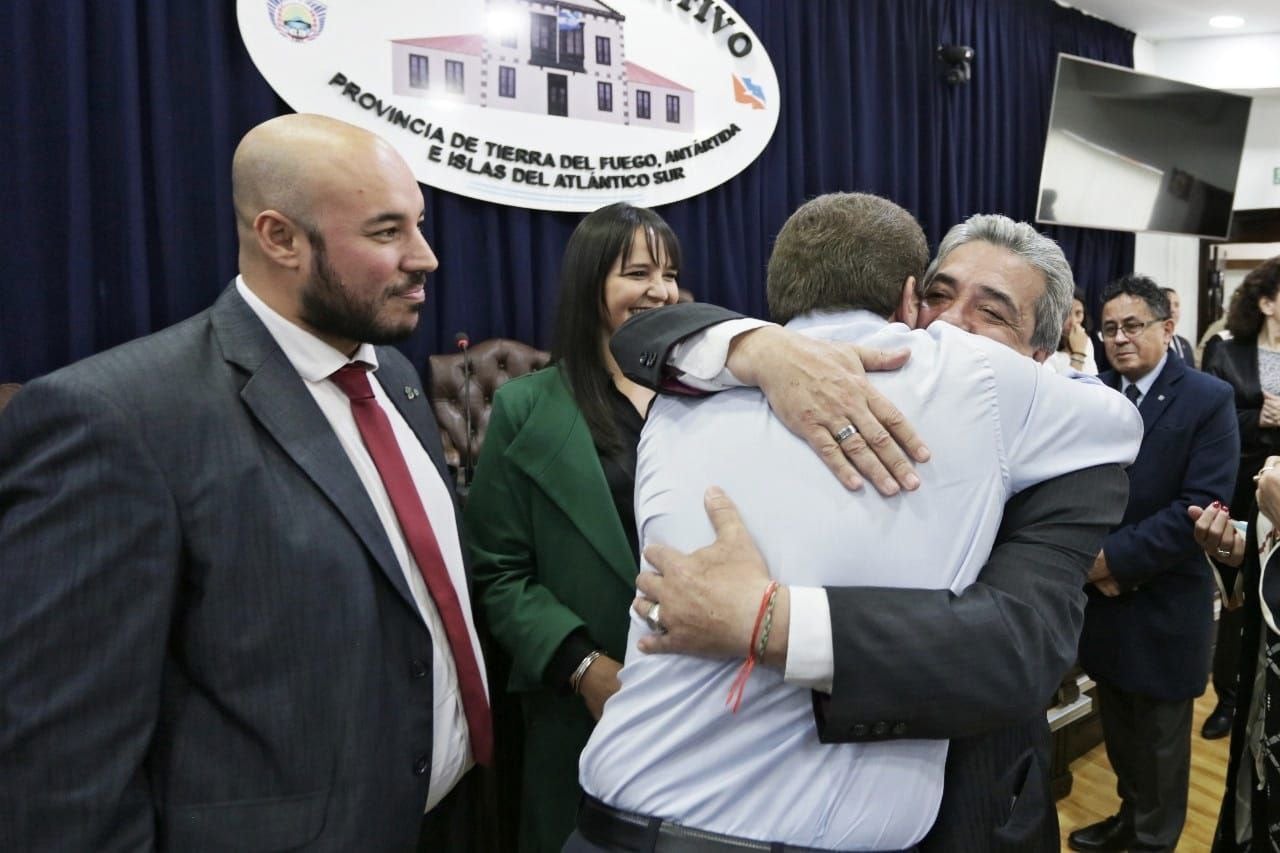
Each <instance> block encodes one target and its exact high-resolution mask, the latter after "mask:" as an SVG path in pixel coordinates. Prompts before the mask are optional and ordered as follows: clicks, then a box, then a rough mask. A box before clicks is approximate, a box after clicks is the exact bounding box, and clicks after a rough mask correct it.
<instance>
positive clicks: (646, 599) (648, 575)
mask: <svg viewBox="0 0 1280 853" xmlns="http://www.w3.org/2000/svg"><path fill="white" fill-rule="evenodd" d="M664 581H665V579H664V578H663V577H662V575H660V574H658V573H657V572H641V573H640V574H639V575H638V576H637V577H636V591H637V592H639V593H640V594H639V595H637V596H636V600H635V602H633V603H632V605H631V609H632V610H634V611H635V612H636V613H637V614H638V615H639V616H640V617H641V618H644V617H645V616H647V615H649V605H651V604H652V603H653V602H655V601H661V600H662V585H663V583H664Z"/></svg>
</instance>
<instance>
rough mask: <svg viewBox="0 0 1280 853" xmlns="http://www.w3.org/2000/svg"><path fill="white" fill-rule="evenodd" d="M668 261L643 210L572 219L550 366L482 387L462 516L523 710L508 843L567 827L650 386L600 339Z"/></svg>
mask: <svg viewBox="0 0 1280 853" xmlns="http://www.w3.org/2000/svg"><path fill="white" fill-rule="evenodd" d="M679 269H680V243H679V241H678V240H677V239H676V236H675V234H674V233H672V231H671V228H670V227H669V226H668V225H667V223H666V222H664V221H663V220H662V218H661V217H660V216H658V215H657V214H656V213H653V212H652V211H650V210H646V209H644V208H638V207H633V206H631V205H629V204H625V203H618V204H612V205H609V206H608V207H604V208H601V209H600V210H597V211H595V212H594V213H591V214H590V215H588V216H587V217H586V218H584V219H583V220H582V222H581V223H579V225H578V227H577V228H576V229H575V230H574V232H573V235H572V236H571V237H570V238H569V242H568V245H567V246H566V247H565V251H564V260H563V262H562V265H561V271H560V303H559V308H558V309H557V313H556V324H555V332H554V340H553V345H552V365H551V366H549V367H547V368H546V369H544V370H541V371H538V372H536V373H532V374H528V375H526V376H522V377H520V378H517V379H513V380H512V381H510V382H508V383H507V384H505V385H504V386H502V388H500V389H499V390H498V393H497V394H496V395H495V396H494V400H493V412H492V415H491V417H490V420H489V427H488V431H487V433H486V435H485V442H484V448H483V450H482V451H481V454H480V459H479V463H478V464H477V466H476V473H475V480H474V481H473V483H472V485H471V492H470V495H469V497H468V500H467V507H466V513H465V517H466V526H467V530H468V532H469V534H470V544H471V553H472V560H473V566H474V572H475V578H476V586H477V597H478V601H479V604H480V606H481V607H482V608H483V610H484V613H485V616H486V617H487V618H486V621H487V623H488V624H489V625H490V626H492V632H493V635H494V637H495V638H496V640H497V641H498V643H499V645H500V646H501V647H502V648H503V649H504V650H505V651H506V652H507V654H509V655H510V657H511V662H512V666H511V678H510V683H509V684H508V685H507V689H508V690H510V691H512V692H513V693H516V694H518V695H519V697H520V703H521V710H522V715H523V718H524V784H523V795H522V800H521V809H520V849H521V850H522V851H558V850H560V848H561V847H562V846H563V845H564V843H565V840H566V839H567V838H568V837H569V834H570V833H571V832H572V831H573V827H574V819H575V815H576V811H577V807H578V801H579V799H580V798H581V796H582V792H581V790H580V789H579V787H578V754H579V753H580V752H581V751H582V747H583V746H584V745H585V744H586V742H587V738H588V736H589V735H590V734H591V731H592V728H593V727H594V726H595V722H596V720H598V719H599V718H600V714H601V711H602V709H603V708H604V703H605V701H606V700H607V699H608V698H609V697H610V696H612V695H613V694H614V693H615V692H616V691H617V690H618V687H619V684H618V678H617V673H618V670H619V668H620V667H621V666H622V664H621V661H622V659H623V656H624V653H625V649H626V637H627V627H628V619H627V613H628V608H629V606H630V603H631V599H632V596H633V595H634V591H635V576H636V572H637V571H638V570H639V557H638V555H639V547H638V545H637V538H636V524H635V513H634V509H633V507H632V492H633V490H634V488H635V468H636V445H637V443H638V442H639V439H640V429H641V427H642V426H643V424H644V414H645V412H646V411H647V409H648V406H649V402H650V401H651V400H652V399H653V392H652V391H650V390H648V389H646V388H642V387H640V386H639V385H636V384H635V383H633V382H631V381H630V380H629V379H627V378H625V377H624V376H623V375H622V372H621V371H620V370H619V369H618V366H617V364H616V363H615V362H614V360H613V356H612V354H611V353H610V352H609V348H608V342H609V337H610V335H611V334H612V333H613V331H614V330H615V329H617V328H618V327H619V326H620V325H622V323H623V322H624V321H626V320H627V318H629V317H632V316H634V315H636V314H639V313H641V312H643V311H647V310H649V309H651V308H657V307H659V306H662V305H670V304H673V303H674V302H675V301H676V299H677V287H676V277H677V274H678V272H679Z"/></svg>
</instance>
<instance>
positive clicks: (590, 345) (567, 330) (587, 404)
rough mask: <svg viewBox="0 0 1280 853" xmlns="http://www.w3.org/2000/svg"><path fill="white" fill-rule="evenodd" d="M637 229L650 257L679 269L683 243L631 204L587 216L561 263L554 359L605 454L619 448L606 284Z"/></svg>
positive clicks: (659, 221)
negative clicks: (608, 352)
mask: <svg viewBox="0 0 1280 853" xmlns="http://www.w3.org/2000/svg"><path fill="white" fill-rule="evenodd" d="M637 228H640V229H643V233H644V241H645V244H646V245H647V246H648V248H649V254H650V256H651V257H653V258H655V259H657V258H658V256H659V254H660V252H659V251H658V250H659V247H661V248H662V249H665V250H666V255H667V259H668V260H669V261H670V263H671V265H672V266H673V267H674V268H675V269H676V270H679V269H680V241H679V239H677V238H676V235H675V232H674V231H672V230H671V226H670V225H668V224H667V223H666V220H664V219H663V218H662V217H661V216H659V215H658V214H656V213H654V212H653V211H652V210H649V209H647V208H644V207H635V206H633V205H630V204H627V203H626V202H617V203H616V204H611V205H609V206H607V207H602V208H600V209H599V210H596V211H593V212H592V213H589V214H587V215H586V216H585V217H584V218H583V220H582V221H581V222H579V223H578V227H577V228H575V229H573V234H571V235H570V236H569V242H568V243H567V244H565V247H564V257H563V259H562V260H561V262H560V300H559V305H558V307H557V308H556V321H555V331H554V333H553V335H552V341H551V358H552V360H553V361H555V362H556V363H557V364H559V365H560V371H561V373H562V375H563V376H564V379H565V382H566V383H567V384H568V386H569V393H570V394H572V395H573V399H574V402H575V403H577V404H578V408H579V409H581V410H582V416H583V418H585V419H586V422H587V427H588V428H589V429H590V430H591V438H592V440H593V441H594V442H595V444H596V446H597V447H599V448H600V449H602V450H604V451H606V452H611V451H614V450H617V449H618V446H619V442H620V438H619V436H618V429H617V426H616V425H615V424H614V420H613V410H612V409H611V408H610V405H609V394H610V386H611V385H612V382H613V380H612V379H611V378H610V376H609V370H608V367H607V366H606V364H605V357H604V347H605V346H606V345H607V341H605V340H604V329H605V307H604V282H605V279H606V278H607V277H608V275H609V270H611V269H613V264H614V262H615V261H617V260H618V258H620V257H621V258H625V257H627V256H628V255H629V254H630V253H631V246H632V244H633V243H634V242H635V236H636V229H637Z"/></svg>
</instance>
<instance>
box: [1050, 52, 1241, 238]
mask: <svg viewBox="0 0 1280 853" xmlns="http://www.w3.org/2000/svg"><path fill="white" fill-rule="evenodd" d="M1252 105H1253V99H1252V98H1248V97H1245V96H1243V95H1235V94H1232V93H1230V92H1221V91H1218V90H1217V89H1206V88H1203V87H1201V86H1193V85H1191V84H1190V83H1181V82H1178V81H1176V80H1168V79H1166V78H1164V77H1156V76H1154V75H1151V74H1139V73H1138V72H1136V71H1133V70H1132V69H1129V68H1122V67H1120V66H1118V65H1109V64H1107V63H1104V62H1095V61H1093V60H1089V59H1081V58H1080V57H1078V56H1068V55H1066V54H1063V55H1060V56H1059V57H1058V75H1057V82H1056V84H1055V85H1054V91H1053V109H1052V112H1051V113H1050V116H1049V134H1048V137H1047V138H1046V140H1045V146H1044V163H1043V165H1042V167H1041V170H1040V202H1039V206H1038V208H1037V213H1036V221H1037V222H1044V223H1051V224H1056V225H1076V226H1082V227H1085V228H1107V229H1111V230H1114V231H1159V232H1164V233H1170V234H1191V235H1196V236H1200V237H1209V238H1216V239H1226V237H1227V235H1228V233H1229V231H1230V227H1231V207H1232V201H1233V199H1234V196H1235V190H1236V175H1237V173H1238V172H1239V171H1240V156H1241V154H1242V153H1243V151H1244V136H1245V130H1246V128H1247V126H1248V124H1249V109H1250V107H1252Z"/></svg>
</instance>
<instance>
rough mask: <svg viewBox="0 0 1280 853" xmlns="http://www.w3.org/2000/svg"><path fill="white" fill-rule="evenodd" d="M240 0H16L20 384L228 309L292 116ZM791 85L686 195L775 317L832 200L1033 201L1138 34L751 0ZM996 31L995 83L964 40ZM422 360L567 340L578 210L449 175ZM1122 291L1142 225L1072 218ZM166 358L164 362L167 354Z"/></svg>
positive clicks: (704, 229)
mask: <svg viewBox="0 0 1280 853" xmlns="http://www.w3.org/2000/svg"><path fill="white" fill-rule="evenodd" d="M234 5H235V4H233V3H230V2H227V0H188V2H186V3H181V4H176V5H175V4H173V3H167V2H162V0H132V2H130V0H122V1H121V2H112V3H106V2H89V3H85V2H82V1H81V0H44V2H40V3H5V4H2V5H0V52H2V53H3V55H5V56H8V57H10V59H9V61H8V62H7V63H6V65H7V66H8V68H9V73H8V74H7V75H6V87H5V88H6V91H5V92H4V97H3V98H0V123H2V125H3V130H2V131H0V134H2V136H3V140H4V142H3V146H4V147H3V148H2V149H0V156H3V160H4V162H5V170H4V172H3V174H2V175H0V182H2V183H0V188H3V190H4V192H3V196H2V198H3V203H0V217H3V219H0V235H3V236H2V237H0V239H3V240H4V245H3V258H4V274H3V276H0V288H2V291H0V381H5V380H15V379H16V380H26V379H29V378H31V377H33V376H35V375H38V374H40V373H44V372H46V371H49V370H52V369H54V368H57V367H59V366H61V365H64V364H67V363H69V362H71V361H74V360H76V359H79V358H82V357H84V356H87V355H90V354H92V353H94V352H97V351H99V350H102V349H106V348H107V347H110V346H113V345H115V344H118V343H121V342H123V341H126V340H129V339H131V338H134V337H137V336H139V335H142V334H146V333H148V332H151V331H155V330H157V329H159V328H162V327H164V326H166V325H169V324H171V323H174V322H176V321H178V320H180V319H182V318H184V317H187V316H190V315H191V314H194V313H196V312H197V311H199V310H201V309H203V308H204V307H206V306H207V305H209V304H210V303H211V302H212V301H213V299H214V298H215V297H216V295H217V294H218V292H219V291H220V290H221V289H222V288H223V287H224V286H225V285H226V283H227V282H228V281H229V280H230V279H231V277H232V276H233V275H234V274H235V269H236V245H235V232H234V227H233V221H232V213H231V198H230V181H229V171H230V163H231V154H232V152H233V150H234V148H235V145H236V142H237V141H238V140H239V138H240V136H241V135H242V134H243V133H244V132H245V131H246V130H248V129H249V128H250V127H252V126H253V125H254V124H256V123H258V122H259V121H262V120H264V119H266V118H269V117H271V116H273V115H277V114H279V113H281V112H284V111H286V110H287V108H286V107H285V105H284V104H283V103H282V102H280V101H279V100H278V99H277V98H276V96H275V95H274V94H273V93H272V91H271V89H270V88H269V87H268V86H267V84H266V83H265V81H264V80H263V79H262V78H261V76H260V75H259V74H258V73H257V71H256V70H255V68H254V67H253V64H252V62H251V61H250V60H249V58H248V55H247V54H246V52H245V50H244V48H243V46H242V45H241V43H240V38H239V32H238V28H237V25H236V21H235V12H234ZM733 5H734V8H735V9H736V10H737V12H738V14H739V15H740V16H741V17H742V18H743V20H745V21H746V22H748V23H749V24H750V25H751V26H752V28H753V29H755V31H756V33H757V34H758V35H759V36H760V40H761V41H762V42H763V44H764V46H765V47H766V48H767V49H768V51H769V54H770V56H771V57H772V59H773V62H774V65H775V67H776V68H777V71H778V77H779V80H780V82H781V85H782V88H783V93H784V96H783V109H782V115H781V119H780V121H779V124H778V129H777V133H776V134H775V136H774V138H773V140H772V142H771V143H770V144H769V146H768V148H766V150H765V151H764V153H763V155H762V156H761V157H760V158H759V159H758V160H757V161H756V162H755V163H754V164H753V165H752V166H750V167H749V168H748V169H747V170H746V171H744V172H743V173H742V174H741V175H739V176H738V177H736V178H735V179H733V180H731V181H729V182H727V183H725V184H724V185H722V186H720V187H718V188H716V189H714V190H712V191H710V192H708V193H705V194H703V195H701V196H699V197H697V198H693V199H689V200H688V201H684V202H680V203H678V204H673V205H668V206H667V207H665V208H663V209H662V210H661V212H662V214H663V215H664V216H666V217H667V219H668V220H669V221H670V222H671V224H672V226H673V227H674V228H675V230H676V232H677V233H678V234H679V235H680V236H681V238H682V240H683V242H684V245H685V268H684V270H683V271H682V279H683V283H684V284H685V286H687V287H689V288H691V289H692V290H693V291H694V293H695V294H696V295H697V297H698V298H699V299H701V300H706V301H713V302H719V303H721V304H724V305H727V306H730V307H732V308H736V309H738V310H743V311H747V312H749V313H753V314H762V313H763V312H764V311H765V304H764V270H765V263H766V260H767V258H768V253H769V249H770V246H771V244H772V239H773V235H774V234H775V233H776V232H777V230H778V228H779V227H780V226H781V224H782V222H783V220H784V219H785V218H786V217H787V215H788V213H790V211H791V210H793V209H794V208H795V207H796V206H797V205H798V204H800V203H801V202H803V201H804V200H805V199H806V198H809V197H812V196H814V195H817V194H819V193H823V192H829V191H833V190H863V191H871V192H876V193H880V194H882V195H885V196H887V197H889V198H892V199H894V200H895V201H897V202H898V203H900V204H902V205H903V206H904V207H907V208H908V209H910V210H911V211H913V212H914V213H915V214H916V215H917V216H918V217H919V218H920V221H921V223H922V224H923V226H924V229H925V233H926V234H927V235H928V236H929V239H930V240H931V242H933V243H934V244H936V242H937V240H938V239H939V238H940V237H941V235H942V234H943V233H944V232H945V231H946V229H947V228H948V227H949V226H951V225H952V224H954V223H955V222H957V221H959V220H960V219H962V218H964V217H965V216H967V215H969V214H971V213H975V212H1000V213H1005V214H1007V215H1009V216H1012V217H1014V218H1015V219H1025V220H1031V218H1032V217H1033V215H1034V212H1035V202H1036V189H1037V184H1038V177H1039V169H1040V156H1041V151H1042V149H1043V144H1044V136H1045V128H1046V126H1047V124H1048V116H1049V106H1050V98H1051V91H1052V85H1053V74H1054V68H1055V62H1056V57H1057V54H1058V52H1059V51H1064V52H1069V53H1074V54H1077V55H1081V56H1086V57H1090V58H1094V59H1100V60H1104V61H1107V62H1113V63H1116V64H1120V65H1128V66H1131V65H1132V64H1133V49H1132V42H1133V36H1132V34H1131V33H1129V32H1127V31H1124V30H1121V29H1119V28H1117V27H1114V26H1112V25H1110V24H1106V23H1103V22H1101V21H1098V20H1096V19H1092V18H1089V17H1086V16H1084V15H1082V14H1080V13H1078V12H1075V11H1073V10H1069V9H1064V8H1062V7H1060V6H1058V5H1057V4H1056V3H1055V2H1053V0H804V2H797V0H738V2H735V3H734V4H733ZM943 43H955V44H967V45H971V46H973V47H974V48H975V49H976V51H977V58H976V60H975V62H974V65H973V79H972V82H970V83H968V84H967V85H963V86H951V85H948V84H947V83H945V82H944V81H943V80H942V73H941V70H942V69H941V67H940V66H939V64H938V61H937V59H936V57H935V51H936V48H937V46H938V45H939V44H943ZM426 200H427V217H428V232H427V236H428V239H429V240H430V241H431V243H432V245H433V246H434V247H435V249H436V252H437V254H438V255H439V257H440V262H441V267H440V270H439V272H437V273H436V274H435V275H434V276H433V277H432V278H431V279H430V280H429V284H428V287H429V291H430V293H429V297H428V304H427V309H426V312H425V314H424V321H423V324H422V325H423V328H422V330H421V331H420V332H419V334H417V335H415V336H414V338H413V339H412V340H411V341H409V342H407V343H406V344H404V346H403V348H404V350H405V352H406V353H407V354H408V355H409V356H410V357H411V358H412V359H413V360H414V362H415V363H417V364H422V363H423V362H424V361H425V358H426V356H427V355H428V354H429V353H432V352H438V351H443V350H446V349H449V348H451V346H452V340H453V334H454V333H455V332H456V331H458V330H461V329H465V330H467V331H468V332H470V333H471V337H472V339H473V340H481V339H484V338H487V337H493V336H506V337H515V338H519V339H522V340H525V341H529V342H532V343H535V344H537V345H540V346H544V347H545V346H546V345H547V344H548V340H547V330H548V327H549V324H550V318H551V314H552V313H553V311H554V309H555V299H556V279H557V273H558V268H559V261H560V253H561V250H562V248H563V246H564V243H565V241H566V239H567V238H568V236H569V232H570V231H571V230H572V229H573V226H574V224H575V223H576V221H577V219H578V217H577V216H576V215H573V214H556V213H544V212H534V211H527V210H521V209H516V208H508V207H502V206H498V205H492V204H486V203H483V202H478V201H473V200H471V199H466V198H461V197H459V196H455V195H452V194H449V193H445V192H439V191H436V190H433V189H430V188H428V189H427V190H426ZM1049 233H1050V234H1051V235H1052V236H1054V237H1055V238H1057V239H1058V240H1060V241H1061V242H1062V244H1063V246H1064V248H1065V249H1066V252H1067V256H1068V257H1069V258H1070V259H1071V260H1072V262H1073V265H1074V266H1075V270H1076V276H1077V278H1078V280H1079V281H1080V283H1081V284H1082V285H1083V286H1085V287H1087V288H1088V289H1090V291H1091V293H1096V292H1097V291H1098V290H1100V288H1101V287H1102V286H1103V285H1104V284H1105V283H1106V282H1107V281H1109V280H1110V279H1112V278H1114V277H1115V276H1117V275H1119V274H1120V273H1123V272H1126V271H1129V270H1130V269H1131V268H1132V261H1133V238H1132V236H1131V235H1123V234H1117V233H1113V232H1102V231H1092V230H1082V229H1069V228H1057V229H1050V230H1049ZM161 369H162V368H161Z"/></svg>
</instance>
